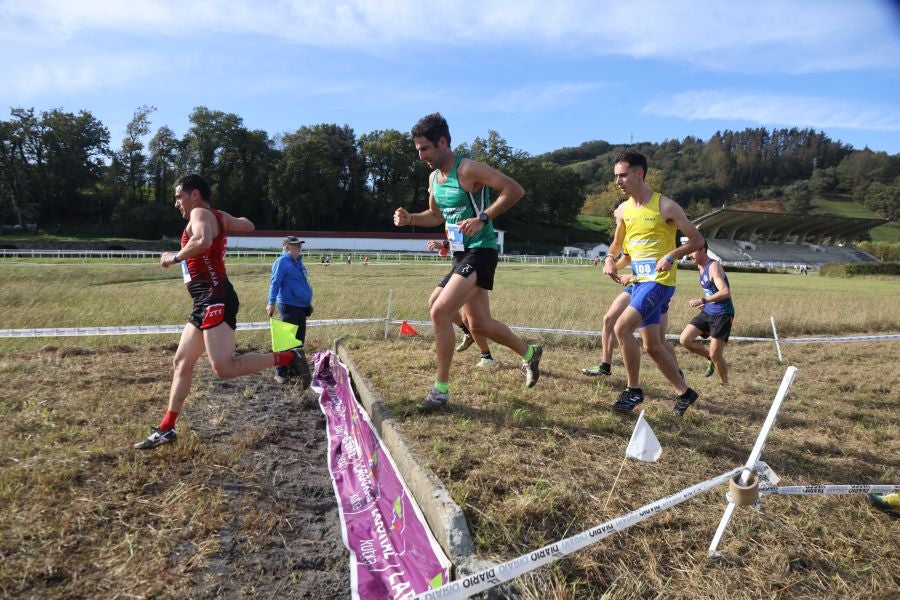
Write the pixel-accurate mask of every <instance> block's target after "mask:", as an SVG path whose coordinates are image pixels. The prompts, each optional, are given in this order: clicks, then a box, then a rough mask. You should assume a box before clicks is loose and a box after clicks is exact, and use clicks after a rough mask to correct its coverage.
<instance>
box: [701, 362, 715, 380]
mask: <svg viewBox="0 0 900 600" xmlns="http://www.w3.org/2000/svg"><path fill="white" fill-rule="evenodd" d="M715 372H716V365H715V364H713V361H711V360H708V361H706V371H704V373H703V376H704V377H712V374H713V373H715Z"/></svg>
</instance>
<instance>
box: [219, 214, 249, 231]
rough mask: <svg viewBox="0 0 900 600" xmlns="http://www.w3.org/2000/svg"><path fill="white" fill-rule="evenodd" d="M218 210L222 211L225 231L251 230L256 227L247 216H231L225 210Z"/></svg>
mask: <svg viewBox="0 0 900 600" xmlns="http://www.w3.org/2000/svg"><path fill="white" fill-rule="evenodd" d="M219 212H220V213H222V220H223V221H224V222H225V232H226V233H232V232H244V231H253V230H254V229H256V225H254V224H253V221H251V220H250V219H248V218H247V217H233V216H231V215H230V214H228V213H227V212H225V211H219Z"/></svg>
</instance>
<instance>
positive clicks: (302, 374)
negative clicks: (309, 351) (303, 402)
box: [290, 348, 312, 390]
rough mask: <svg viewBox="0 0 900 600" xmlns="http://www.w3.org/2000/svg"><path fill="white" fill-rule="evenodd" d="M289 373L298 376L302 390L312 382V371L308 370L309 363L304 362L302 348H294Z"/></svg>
mask: <svg viewBox="0 0 900 600" xmlns="http://www.w3.org/2000/svg"><path fill="white" fill-rule="evenodd" d="M290 373H291V375H293V376H295V377H299V378H300V386H301V387H302V388H303V389H304V390H305V389H307V388H308V387H309V385H310V384H311V383H312V373H311V372H310V370H309V364H308V363H307V362H306V355H305V354H304V353H303V348H294V360H293V361H292V362H291V366H290Z"/></svg>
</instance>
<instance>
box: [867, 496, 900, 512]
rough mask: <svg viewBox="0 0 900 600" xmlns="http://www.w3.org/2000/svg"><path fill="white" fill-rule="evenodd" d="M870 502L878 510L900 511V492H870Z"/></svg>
mask: <svg viewBox="0 0 900 600" xmlns="http://www.w3.org/2000/svg"><path fill="white" fill-rule="evenodd" d="M868 496H869V502H871V503H872V504H873V505H874V506H875V508H877V509H878V510H883V511H886V512H889V513H898V512H900V493H895V494H885V495H880V494H872V493H870V494H868Z"/></svg>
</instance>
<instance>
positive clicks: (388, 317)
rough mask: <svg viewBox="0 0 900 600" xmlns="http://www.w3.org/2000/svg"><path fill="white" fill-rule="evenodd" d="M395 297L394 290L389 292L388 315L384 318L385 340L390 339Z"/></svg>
mask: <svg viewBox="0 0 900 600" xmlns="http://www.w3.org/2000/svg"><path fill="white" fill-rule="evenodd" d="M393 296H394V290H388V305H387V314H386V315H385V316H384V339H387V337H388V326H389V325H390V324H391V298H392V297H393Z"/></svg>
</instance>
